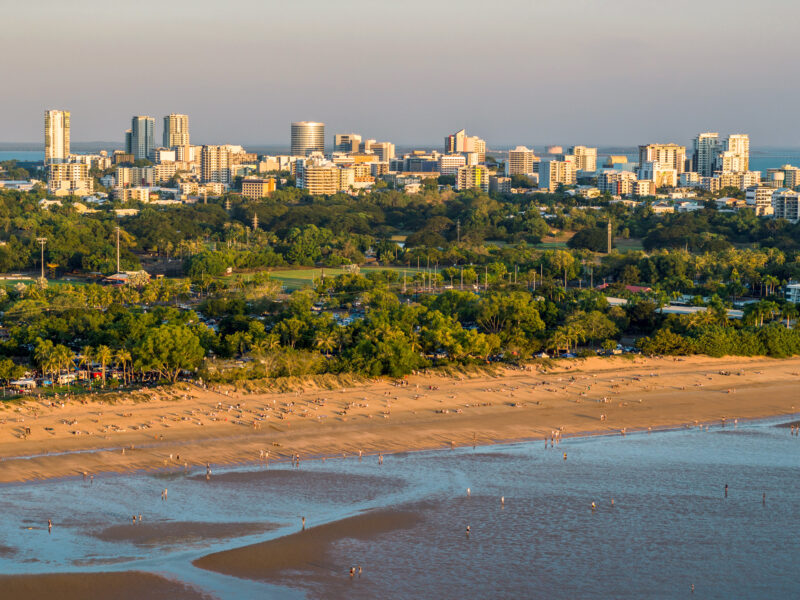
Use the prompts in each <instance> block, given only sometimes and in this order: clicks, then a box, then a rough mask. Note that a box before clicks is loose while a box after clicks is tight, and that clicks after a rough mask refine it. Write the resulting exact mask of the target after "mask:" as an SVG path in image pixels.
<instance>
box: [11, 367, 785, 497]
mask: <svg viewBox="0 0 800 600" xmlns="http://www.w3.org/2000/svg"><path fill="white" fill-rule="evenodd" d="M798 389H800V358H792V359H785V360H775V359H767V358H741V357H736V358H722V359H713V358H707V357H686V358H672V357H665V358H645V357H615V358H591V359H587V360H573V361H558V362H557V363H554V364H553V365H550V366H549V367H547V368H545V367H543V366H531V367H529V368H527V369H518V370H515V369H504V370H502V371H498V373H497V375H495V376H488V375H480V376H477V375H476V376H468V375H462V376H458V377H451V376H441V375H436V374H422V375H415V376H410V377H408V378H407V379H406V380H405V381H404V382H403V383H402V384H399V383H398V382H395V381H389V380H382V381H378V382H372V383H366V384H363V385H358V386H354V387H349V388H346V389H336V390H329V389H320V388H315V387H313V386H312V385H307V386H306V387H305V388H304V389H303V390H297V391H294V392H288V393H248V392H244V391H236V390H234V389H233V388H230V387H228V388H219V389H213V390H212V389H204V388H201V387H199V386H194V385H188V384H179V385H177V386H173V387H172V388H160V389H144V390H141V391H136V392H132V393H129V394H126V395H124V396H120V395H119V394H115V395H111V394H109V395H108V396H104V395H102V394H97V395H93V396H91V398H87V397H83V398H80V397H78V398H75V399H72V400H64V399H58V400H53V401H50V400H41V401H40V400H36V399H31V400H27V401H24V402H21V403H7V404H5V405H3V408H2V409H0V458H2V462H0V482H13V481H24V480H32V479H45V478H52V477H62V476H84V477H87V478H92V477H94V476H100V475H101V474H102V473H107V472H127V471H134V470H139V469H165V470H174V471H184V470H189V469H192V468H195V469H196V468H198V467H199V468H201V469H202V471H201V473H202V476H203V477H204V476H205V467H206V465H207V464H211V467H212V475H211V477H212V478H213V467H214V465H223V464H236V463H251V462H258V461H263V462H271V461H274V460H288V459H289V458H290V457H292V456H296V455H299V456H300V459H301V460H307V459H312V458H321V457H328V458H335V457H341V456H351V457H352V456H353V455H357V454H358V453H359V452H362V453H363V454H364V455H365V456H368V455H375V454H378V453H391V452H400V451H409V450H422V449H437V448H447V447H451V446H463V445H487V444H494V443H498V442H503V441H510V440H522V439H542V438H543V437H549V436H550V435H552V433H553V432H554V431H560V432H561V435H563V436H565V437H566V436H572V435H587V434H620V433H622V432H623V431H627V432H632V431H635V430H642V429H644V430H646V429H648V428H653V429H658V428H666V427H680V426H686V425H692V424H695V423H703V422H718V421H720V420H722V419H728V420H730V421H733V420H734V419H737V418H738V419H750V418H759V417H767V416H773V415H787V416H789V415H792V414H793V413H794V410H795V408H794V407H795V405H800V395H798ZM62 400H63V402H62ZM370 460H375V458H374V457H373V458H371V459H370Z"/></svg>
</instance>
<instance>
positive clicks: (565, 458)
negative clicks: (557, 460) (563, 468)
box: [564, 452, 567, 460]
mask: <svg viewBox="0 0 800 600" xmlns="http://www.w3.org/2000/svg"><path fill="white" fill-rule="evenodd" d="M564 460H567V453H566V452H564Z"/></svg>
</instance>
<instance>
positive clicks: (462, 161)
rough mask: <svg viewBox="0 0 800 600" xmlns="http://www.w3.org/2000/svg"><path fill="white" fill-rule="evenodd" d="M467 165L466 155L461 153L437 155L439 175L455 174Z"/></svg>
mask: <svg viewBox="0 0 800 600" xmlns="http://www.w3.org/2000/svg"><path fill="white" fill-rule="evenodd" d="M465 166H467V157H466V156H464V155H463V154H442V155H441V156H440V157H439V173H440V174H441V175H457V174H458V170H459V169H460V168H461V167H465Z"/></svg>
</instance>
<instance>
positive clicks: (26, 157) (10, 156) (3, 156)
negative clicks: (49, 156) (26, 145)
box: [0, 150, 44, 162]
mask: <svg viewBox="0 0 800 600" xmlns="http://www.w3.org/2000/svg"><path fill="white" fill-rule="evenodd" d="M4 160H18V161H20V162H33V161H37V160H44V152H43V151H39V150H0V161H4Z"/></svg>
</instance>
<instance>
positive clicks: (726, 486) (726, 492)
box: [725, 483, 728, 498]
mask: <svg viewBox="0 0 800 600" xmlns="http://www.w3.org/2000/svg"><path fill="white" fill-rule="evenodd" d="M725 497H726V498H727V497H728V484H727V483H726V484H725Z"/></svg>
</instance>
